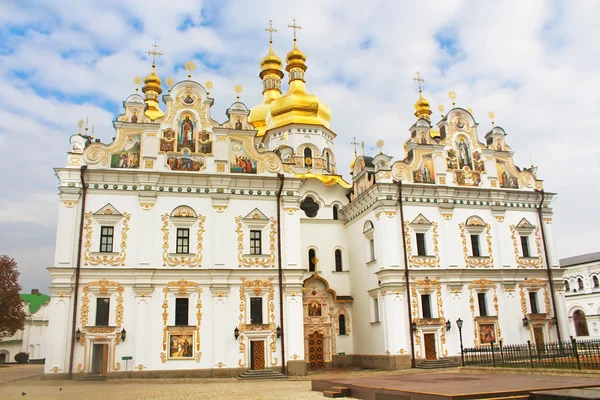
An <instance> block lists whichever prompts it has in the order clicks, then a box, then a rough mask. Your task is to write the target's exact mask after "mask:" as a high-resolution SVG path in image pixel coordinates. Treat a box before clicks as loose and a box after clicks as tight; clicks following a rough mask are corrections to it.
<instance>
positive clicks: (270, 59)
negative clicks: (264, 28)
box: [260, 43, 283, 79]
mask: <svg viewBox="0 0 600 400" xmlns="http://www.w3.org/2000/svg"><path fill="white" fill-rule="evenodd" d="M282 67H283V62H282V61H281V58H279V57H277V54H275V52H274V51H273V43H270V44H269V52H268V53H267V55H266V56H264V57H263V59H262V60H260V75H261V76H260V77H261V79H262V78H263V77H264V75H266V74H267V73H269V72H271V71H272V72H275V73H276V74H277V75H279V74H281V76H280V78H283V71H282V69H283V68H282Z"/></svg>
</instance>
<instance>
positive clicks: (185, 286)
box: [160, 279, 202, 363]
mask: <svg viewBox="0 0 600 400" xmlns="http://www.w3.org/2000/svg"><path fill="white" fill-rule="evenodd" d="M189 291H191V292H195V293H196V296H197V299H196V321H197V322H196V326H167V321H168V319H169V293H171V292H177V294H178V295H187V294H188V292H189ZM163 293H164V294H165V297H164V299H163V304H162V309H163V312H162V317H163V343H162V349H163V351H162V352H161V353H160V360H161V362H163V363H166V362H167V360H168V357H167V351H168V350H167V349H168V347H169V340H168V338H169V334H181V335H195V336H196V337H195V342H196V345H195V347H194V360H195V361H196V362H197V363H199V362H200V359H201V358H202V352H201V351H200V324H201V321H202V296H201V295H202V288H201V287H200V285H199V284H198V283H196V282H190V281H186V280H185V279H180V280H178V281H171V282H169V283H167V286H165V287H164V288H163Z"/></svg>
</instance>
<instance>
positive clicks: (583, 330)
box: [573, 310, 590, 336]
mask: <svg viewBox="0 0 600 400" xmlns="http://www.w3.org/2000/svg"><path fill="white" fill-rule="evenodd" d="M573 322H574V323H575V336H590V332H589V330H588V326H587V320H586V318H585V313H584V312H583V311H581V310H577V311H575V312H574V313H573Z"/></svg>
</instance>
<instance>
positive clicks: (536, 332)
mask: <svg viewBox="0 0 600 400" xmlns="http://www.w3.org/2000/svg"><path fill="white" fill-rule="evenodd" d="M533 339H534V341H535V344H536V346H538V348H540V347H541V346H543V345H544V329H543V328H541V327H534V328H533Z"/></svg>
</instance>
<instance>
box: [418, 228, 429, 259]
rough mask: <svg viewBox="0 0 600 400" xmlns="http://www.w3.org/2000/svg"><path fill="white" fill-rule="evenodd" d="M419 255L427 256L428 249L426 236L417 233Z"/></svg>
mask: <svg viewBox="0 0 600 400" xmlns="http://www.w3.org/2000/svg"><path fill="white" fill-rule="evenodd" d="M417 255H419V256H426V255H427V249H426V248H425V234H424V233H417Z"/></svg>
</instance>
